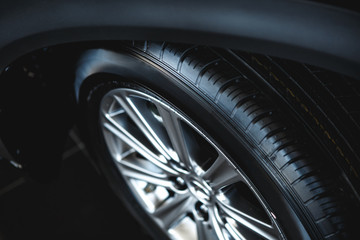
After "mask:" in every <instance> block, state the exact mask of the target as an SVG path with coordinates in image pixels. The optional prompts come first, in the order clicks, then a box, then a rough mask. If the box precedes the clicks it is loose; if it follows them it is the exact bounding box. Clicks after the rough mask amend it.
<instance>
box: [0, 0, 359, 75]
mask: <svg viewBox="0 0 360 240" xmlns="http://www.w3.org/2000/svg"><path fill="white" fill-rule="evenodd" d="M1 5H2V7H1V9H0V29H1V33H0V71H3V70H4V69H5V68H6V66H7V65H9V64H10V63H11V62H12V61H14V60H15V59H17V58H18V57H19V56H22V55H24V54H26V53H29V52H31V51H33V50H35V49H39V48H42V47H47V46H51V45H56V44H61V43H69V42H80V41H91V40H165V41H175V42H185V43H193V44H208V45H213V46H218V47H228V48H235V49H240V50H245V51H251V52H255V53H260V54H267V55H273V56H277V57H282V58H287V59H292V60H296V61H300V62H305V63H309V64H313V65H317V66H320V67H324V68H327V69H331V70H334V71H337V72H340V73H343V74H346V75H349V76H352V77H354V78H357V79H360V44H359V42H360V30H359V29H360V14H359V13H355V12H352V11H349V10H345V9H341V8H337V7H331V6H328V5H324V4H318V3H314V2H310V1H296V0H274V1H268V0H256V1H255V0H223V1H214V0H210V1H209V0H198V1H190V0H183V1H168V0H153V1H147V0H122V1H118V0H102V1H98V0H91V1H88V0H61V1H60V0H55V1H49V0H45V1H43V0H33V1H10V0H4V1H3V2H2V4H1Z"/></svg>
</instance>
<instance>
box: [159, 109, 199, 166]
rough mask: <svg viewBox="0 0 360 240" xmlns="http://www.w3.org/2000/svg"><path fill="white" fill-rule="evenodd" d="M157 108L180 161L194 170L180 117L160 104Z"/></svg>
mask: <svg viewBox="0 0 360 240" xmlns="http://www.w3.org/2000/svg"><path fill="white" fill-rule="evenodd" d="M156 107H157V109H158V111H159V113H160V116H161V117H162V119H163V125H164V127H165V129H166V131H167V133H168V135H169V138H170V141H171V144H172V146H173V147H174V150H175V152H176V153H177V155H178V158H179V160H180V161H181V162H182V163H184V165H185V166H186V168H187V169H188V170H189V171H191V170H193V169H194V166H193V163H192V161H191V159H190V156H189V152H188V150H187V147H186V141H185V138H184V135H183V129H182V127H181V123H180V119H179V117H178V116H177V115H176V114H175V113H173V112H171V110H168V109H165V108H164V107H163V106H162V105H160V104H156Z"/></svg>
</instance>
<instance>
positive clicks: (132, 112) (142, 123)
mask: <svg viewBox="0 0 360 240" xmlns="http://www.w3.org/2000/svg"><path fill="white" fill-rule="evenodd" d="M114 98H115V100H116V101H118V102H119V104H120V105H121V106H122V107H123V108H124V110H125V112H126V113H127V115H128V116H129V117H130V118H131V119H132V120H133V122H134V123H135V124H136V125H137V127H138V128H139V129H140V130H141V131H142V133H143V134H144V135H145V136H146V137H147V138H148V139H149V141H150V142H151V144H152V145H153V146H154V147H155V148H156V149H157V150H158V151H159V153H161V154H162V155H163V156H164V157H165V158H166V159H168V160H169V159H171V156H170V155H169V154H168V147H167V146H166V144H165V143H164V142H163V141H162V139H161V137H160V136H159V135H158V134H159V129H153V127H155V126H154V124H151V123H149V122H148V121H147V120H146V118H145V117H144V116H143V114H142V113H141V111H140V110H139V109H138V107H137V106H136V105H135V103H134V102H133V101H132V100H131V99H130V98H129V97H127V96H126V95H125V94H122V95H117V96H114ZM144 101H145V100H144ZM141 110H142V111H145V110H147V111H149V110H148V109H141Z"/></svg>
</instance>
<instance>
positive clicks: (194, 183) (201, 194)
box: [187, 177, 212, 205]
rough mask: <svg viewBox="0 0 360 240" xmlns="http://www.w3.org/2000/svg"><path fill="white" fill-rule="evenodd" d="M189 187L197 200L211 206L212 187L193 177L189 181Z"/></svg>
mask: <svg viewBox="0 0 360 240" xmlns="http://www.w3.org/2000/svg"><path fill="white" fill-rule="evenodd" d="M187 185H188V188H189V190H190V192H191V193H192V194H193V195H194V196H195V198H196V199H197V200H199V201H200V202H202V203H203V204H206V205H208V204H210V200H211V195H212V194H211V189H210V187H209V186H208V185H207V184H206V183H204V182H202V181H200V180H198V179H196V178H193V177H191V178H189V179H188V180H187Z"/></svg>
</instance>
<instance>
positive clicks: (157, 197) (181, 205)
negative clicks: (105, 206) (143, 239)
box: [100, 88, 282, 240]
mask: <svg viewBox="0 0 360 240" xmlns="http://www.w3.org/2000/svg"><path fill="white" fill-rule="evenodd" d="M100 111H101V112H100V123H101V127H102V131H103V134H104V138H105V142H106V144H107V147H108V150H109V152H110V154H111V156H112V158H113V160H114V162H115V164H116V166H117V168H118V170H119V172H120V173H121V174H122V176H123V177H124V179H125V180H126V182H127V184H128V186H129V188H130V190H131V191H132V192H133V194H134V196H135V198H136V199H137V201H138V202H139V204H140V205H141V206H142V207H143V208H144V210H145V211H146V212H147V213H148V215H149V216H150V217H151V218H152V219H153V220H154V221H155V222H156V223H157V224H158V225H159V227H160V228H161V229H163V230H164V232H166V233H167V234H168V236H169V237H170V238H172V239H187V240H188V239H200V240H205V239H224V240H225V239H226V240H227V239H282V234H281V232H280V230H279V228H278V227H277V224H276V216H275V214H274V213H272V212H271V211H270V210H269V208H268V207H266V205H265V203H264V202H263V201H262V200H261V197H260V195H259V193H258V192H257V191H256V190H255V188H254V186H253V185H252V184H251V183H250V181H249V179H248V178H247V177H246V176H245V175H244V174H243V173H241V171H240V170H238V169H236V167H235V166H234V165H233V164H232V162H231V161H230V160H229V158H227V157H226V155H225V154H224V153H223V152H222V151H221V150H220V149H219V148H218V147H217V146H216V144H215V143H214V142H213V141H211V140H210V139H209V138H208V137H207V135H206V134H205V133H204V132H203V131H200V130H199V128H198V127H196V126H195V125H194V124H192V122H191V121H190V119H189V118H188V117H186V116H185V115H184V114H182V113H180V111H178V110H176V109H175V108H174V107H172V106H170V104H168V103H166V102H165V101H163V100H159V99H157V98H155V97H152V96H151V95H149V94H147V93H144V92H140V91H137V90H133V89H129V88H120V89H115V90H113V91H111V92H109V93H108V94H106V95H105V97H104V98H103V100H102V102H101V106H100Z"/></svg>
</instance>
